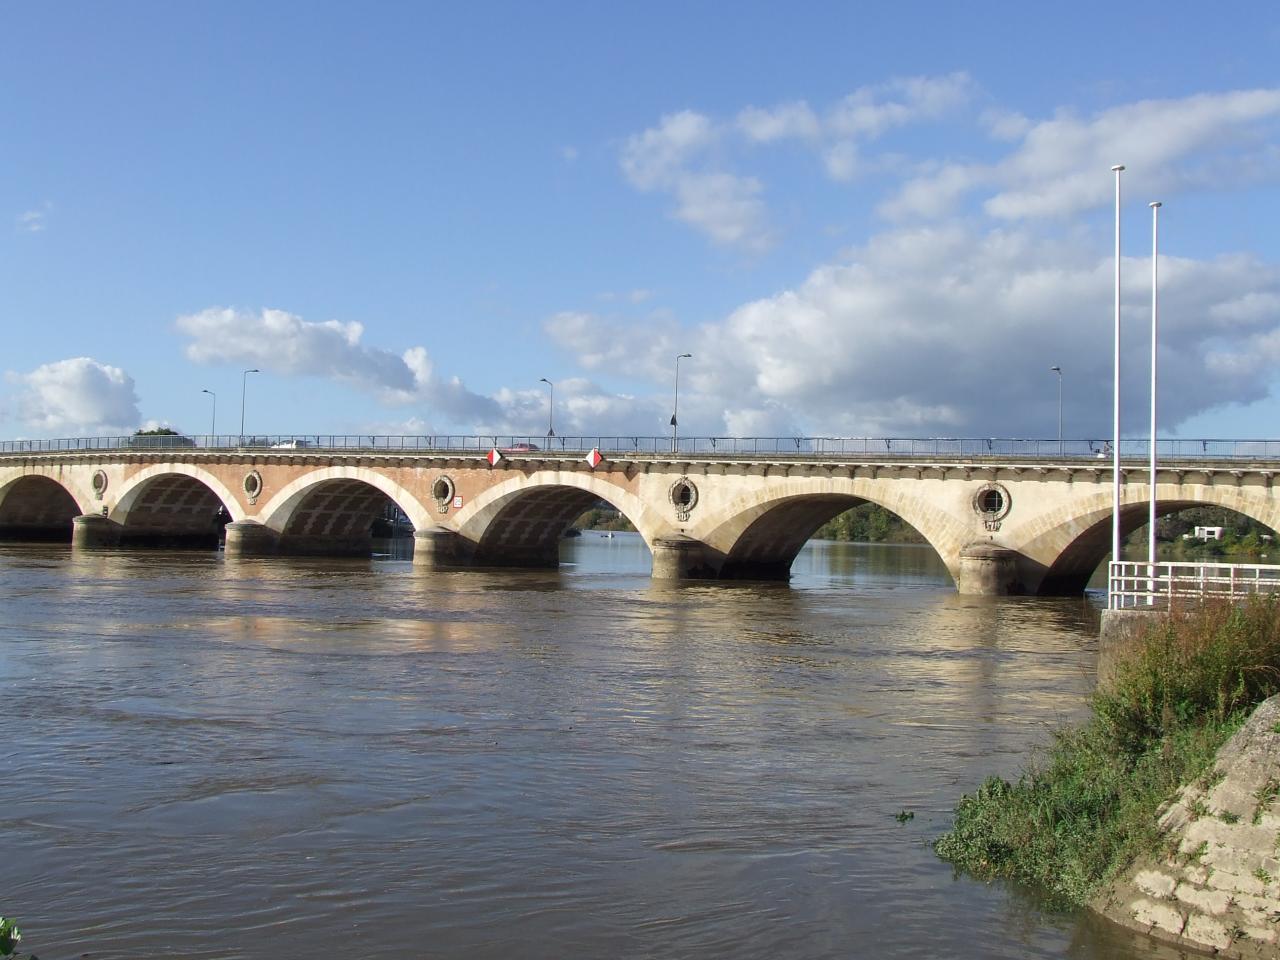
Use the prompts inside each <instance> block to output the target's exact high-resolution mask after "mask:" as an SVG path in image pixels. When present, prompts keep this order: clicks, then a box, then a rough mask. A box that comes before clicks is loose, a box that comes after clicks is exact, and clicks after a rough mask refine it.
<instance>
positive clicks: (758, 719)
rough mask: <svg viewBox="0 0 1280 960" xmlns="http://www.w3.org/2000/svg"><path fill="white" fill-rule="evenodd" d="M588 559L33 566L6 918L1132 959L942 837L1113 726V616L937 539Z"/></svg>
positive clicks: (107, 949) (490, 945)
mask: <svg viewBox="0 0 1280 960" xmlns="http://www.w3.org/2000/svg"><path fill="white" fill-rule="evenodd" d="M388 552H390V551H388ZM563 556H564V558H565V560H566V561H567V563H566V566H565V567H564V568H562V569H561V570H560V571H535V572H518V571H452V572H436V573H430V574H424V573H423V572H422V571H420V570H416V569H415V568H414V567H413V566H412V564H411V563H409V562H408V561H407V560H406V559H403V558H402V559H395V558H393V557H388V558H386V559H382V560H375V561H363V562H361V561H352V560H346V561H325V560H315V559H308V560H288V559H283V558H276V559H264V560H253V561H239V562H234V563H233V562H224V561H223V560H222V559H220V558H218V557H216V556H200V555H193V554H163V553H141V552H139V553H98V554H94V553H88V554H84V553H73V552H71V551H70V550H68V549H65V548H58V547H39V548H25V547H13V548H4V549H3V550H2V551H0V589H3V591H4V595H5V597H6V618H5V619H4V621H3V622H0V724H3V729H4V730H5V732H6V741H5V747H4V750H5V753H4V759H5V762H6V764H7V768H8V770H9V771H10V774H9V776H7V777H5V778H3V779H0V830H3V836H4V838H5V850H6V890H5V897H6V904H5V908H6V911H12V912H14V913H15V914H17V915H18V916H20V917H22V918H23V919H24V920H25V921H26V926H27V927H28V929H29V931H30V932H31V934H32V941H33V946H35V947H37V948H38V950H39V952H40V953H41V954H42V955H49V956H58V955H76V954H78V953H92V954H93V955H95V956H183V957H259V956H306V955H322V954H324V953H331V952H333V950H334V949H335V948H337V949H351V950H353V951H358V952H359V953H360V954H361V955H362V956H369V957H404V956H420V955H438V956H468V957H490V956H492V957H499V956H503V957H506V956H512V955H518V956H522V957H543V956H545V957H561V956H565V955H605V954H609V955H616V956H645V957H684V956H691V955H696V956H733V957H776V956H788V957H826V956H862V955H866V950H865V949H864V947H865V945H866V944H867V943H875V944H876V947H875V953H876V955H877V956H886V957H894V956H921V955H923V956H956V957H991V956H995V957H1022V956H1046V957H1049V956H1054V957H1061V956H1073V957H1089V958H1092V957H1099V958H1100V957H1111V956H1119V955H1121V954H1120V953H1117V952H1116V949H1117V948H1116V947H1115V943H1116V942H1118V941H1116V940H1115V937H1114V935H1113V934H1112V933H1109V932H1105V931H1106V928H1098V929H1095V928H1094V927H1093V926H1092V925H1091V924H1083V925H1082V924H1081V923H1079V922H1078V921H1077V920H1076V919H1074V918H1062V917H1052V916H1046V915H1044V914H1043V913H1041V912H1040V911H1039V910H1038V909H1036V908H1035V906H1034V904H1032V903H1030V902H1027V901H1025V900H1023V899H1020V898H1018V897H1017V896H1016V895H1011V894H1010V893H1009V892H1007V891H1004V890H1002V889H1000V888H997V887H988V886H985V885H982V884H977V883H973V882H971V881H968V880H966V879H964V878H953V877H952V874H951V871H950V869H949V868H948V867H946V866H945V865H944V864H940V863H939V862H937V861H936V860H935V859H934V857H933V856H932V854H931V853H930V851H929V850H928V847H927V840H929V839H930V838H931V837H933V836H935V835H936V834H937V833H938V832H940V831H941V830H942V829H943V828H944V826H945V825H946V823H947V819H948V816H949V811H950V808H951V805H952V803H953V801H954V799H955V797H956V796H957V794H958V793H959V792H960V791H961V790H966V789H972V788H973V787H974V786H976V784H977V782H978V781H979V780H980V779H981V777H983V776H984V775H985V774H987V773H988V772H1004V773H1009V772H1011V771H1012V770H1013V769H1015V768H1016V766H1017V764H1018V763H1019V762H1020V760H1021V759H1022V758H1023V757H1024V756H1025V754H1026V751H1027V750H1028V748H1029V746H1030V745H1031V744H1033V743H1035V742H1038V741H1040V740H1042V738H1043V736H1044V728H1045V724H1046V723H1049V722H1052V721H1054V720H1055V719H1057V718H1060V717H1067V716H1072V715H1074V714H1076V713H1078V712H1079V711H1080V709H1081V704H1082V700H1083V697H1084V695H1085V693H1086V692H1087V690H1088V689H1089V687H1090V684H1091V670H1092V667H1093V663H1094V659H1095V656H1096V650H1095V644H1094V641H1093V639H1092V637H1093V636H1094V635H1095V632H1094V627H1093V617H1094V613H1093V611H1092V609H1091V607H1090V606H1089V605H1088V604H1087V603H1085V602H1083V601H1080V600H1033V599H1026V600H1022V599H1020V600H1013V601H992V600H988V599H983V598H969V597H960V596H957V595H956V594H955V593H954V590H953V589H952V586H951V581H950V578H949V577H948V576H947V573H946V570H945V569H944V568H943V567H942V565H941V564H940V562H939V561H938V559H937V557H936V555H935V554H933V553H932V551H929V550H927V549H922V548H895V547H883V546H881V547H870V546H865V545H850V544H815V545H811V546H810V547H809V548H807V549H806V551H805V553H803V554H802V555H801V557H800V559H799V560H798V561H797V566H796V571H795V578H794V581H793V583H792V585H790V586H786V585H777V584H732V585H724V584H714V583H710V584H708V583H701V584H681V585H672V584H661V583H654V582H651V581H650V580H649V578H648V569H649V557H648V551H647V550H646V549H645V548H644V544H643V542H642V541H640V540H639V538H636V537H628V536H625V535H619V536H616V537H613V538H603V537H592V536H590V535H588V536H584V537H582V538H578V539H576V540H573V541H567V542H566V543H565V546H564V554H563ZM903 808H908V809H911V810H912V811H914V812H915V813H916V818H915V819H914V820H913V821H911V822H910V823H908V824H899V823H898V822H897V821H896V820H895V819H894V817H893V815H894V814H895V813H896V812H897V811H899V810H901V809H903ZM88 865H91V868H89V866H88ZM138 917H141V918H144V920H143V921H141V922H138V921H136V920H135V919H134V918H138ZM1099 929H1101V930H1102V931H1103V932H1099ZM424 945H429V946H424Z"/></svg>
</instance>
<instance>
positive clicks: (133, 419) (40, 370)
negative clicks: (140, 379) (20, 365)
mask: <svg viewBox="0 0 1280 960" xmlns="http://www.w3.org/2000/svg"><path fill="white" fill-rule="evenodd" d="M6 379H7V380H8V381H9V382H10V383H11V384H13V385H14V386H15V387H17V388H18V391H19V393H18V399H17V415H18V418H19V419H20V420H22V421H23V422H24V423H26V424H27V425H28V426H30V427H31V428H32V429H34V430H37V431H39V432H42V433H46V434H48V433H54V434H56V433H74V434H100V433H126V432H129V431H131V430H132V429H133V428H134V427H135V426H137V424H138V421H139V420H141V419H142V417H141V414H140V413H139V412H138V394H137V391H136V390H135V388H134V383H133V378H132V377H131V376H129V374H127V373H125V371H123V370H122V369H120V368H119V367H113V366H110V365H109V364H105V363H100V362H99V361H97V360H94V359H93V358H91V357H74V358H72V359H69V360H57V361H54V362H53V363H46V364H44V365H43V366H39V367H37V368H36V369H34V370H32V371H31V372H30V373H12V372H11V373H8V374H6Z"/></svg>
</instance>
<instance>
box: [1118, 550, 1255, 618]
mask: <svg viewBox="0 0 1280 960" xmlns="http://www.w3.org/2000/svg"><path fill="white" fill-rule="evenodd" d="M1276 592H1280V566H1276V565H1267V564H1254V563H1189V562H1183V563H1154V564H1153V563H1146V562H1144V561H1137V560H1116V561H1112V562H1111V563H1110V564H1109V566H1108V596H1109V598H1110V599H1109V601H1108V603H1109V606H1110V607H1111V609H1112V610H1127V609H1146V610H1150V609H1156V610H1169V609H1171V608H1177V607H1186V606H1192V605H1194V604H1198V603H1200V602H1201V601H1203V600H1206V599H1211V598H1221V599H1227V600H1234V599H1240V598H1243V597H1247V596H1250V595H1252V594H1257V593H1276Z"/></svg>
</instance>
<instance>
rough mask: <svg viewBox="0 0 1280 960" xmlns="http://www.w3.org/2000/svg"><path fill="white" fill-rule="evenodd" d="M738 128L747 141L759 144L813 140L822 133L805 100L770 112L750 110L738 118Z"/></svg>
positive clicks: (785, 104)
mask: <svg viewBox="0 0 1280 960" xmlns="http://www.w3.org/2000/svg"><path fill="white" fill-rule="evenodd" d="M737 124H738V129H739V130H741V131H742V132H743V133H744V134H745V135H746V136H747V139H749V140H754V141H756V142H758V143H771V142H772V141H774V140H784V139H788V138H801V139H810V138H813V137H817V136H818V135H819V134H820V133H821V132H822V124H821V121H819V120H818V116H817V114H815V113H814V112H813V110H812V109H811V108H810V107H809V105H808V104H807V103H805V102H804V101H803V100H797V101H794V102H792V103H783V104H779V105H778V106H776V107H773V108H772V109H768V110H766V109H762V108H760V107H747V108H745V109H744V110H742V112H740V113H739V114H738V120H737Z"/></svg>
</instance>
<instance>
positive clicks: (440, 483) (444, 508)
mask: <svg viewBox="0 0 1280 960" xmlns="http://www.w3.org/2000/svg"><path fill="white" fill-rule="evenodd" d="M453 490H454V486H453V481H452V480H451V479H449V477H447V476H444V475H443V474H441V475H440V476H439V477H436V482H435V483H433V484H432V485H431V499H433V500H435V502H436V506H437V507H439V508H440V512H441V513H448V512H449V503H450V501H452V500H453Z"/></svg>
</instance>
